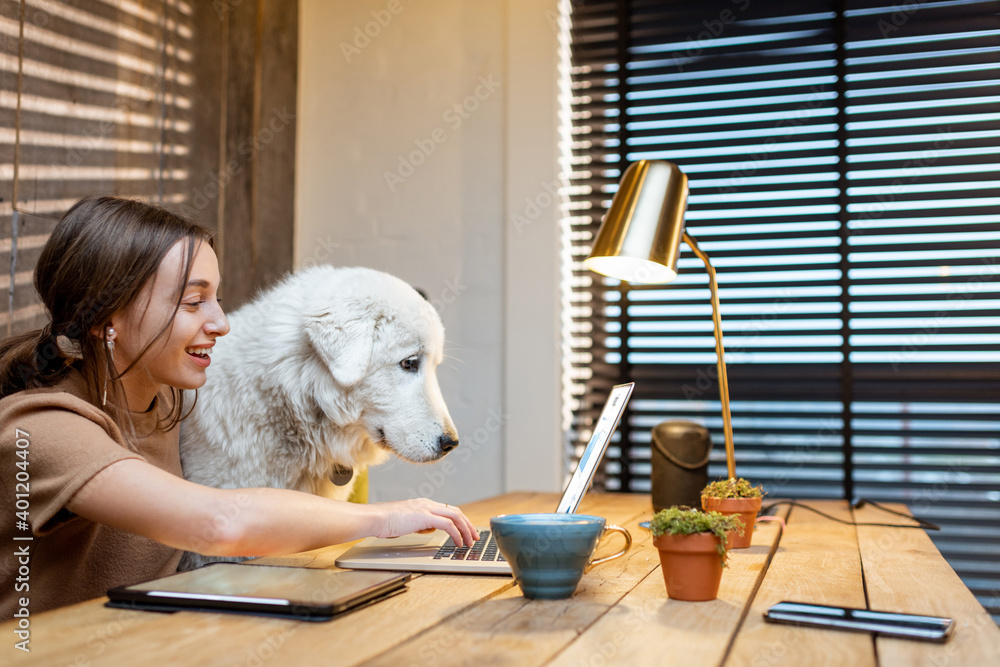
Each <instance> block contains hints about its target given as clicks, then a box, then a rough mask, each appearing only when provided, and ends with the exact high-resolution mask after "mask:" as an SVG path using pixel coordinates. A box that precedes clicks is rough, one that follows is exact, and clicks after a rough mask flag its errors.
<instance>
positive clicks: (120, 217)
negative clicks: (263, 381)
mask: <svg viewBox="0 0 1000 667" xmlns="http://www.w3.org/2000/svg"><path fill="white" fill-rule="evenodd" d="M183 239H188V240H189V243H187V258H186V260H185V264H184V276H183V279H182V281H181V284H180V285H179V287H178V288H179V290H183V286H184V285H185V284H186V283H187V280H188V278H189V276H190V272H191V263H192V261H193V257H194V253H195V252H196V251H197V248H198V246H199V245H200V244H201V243H202V242H205V243H208V244H209V245H210V246H211V245H213V241H212V234H211V232H209V231H208V230H207V229H205V228H203V227H201V226H199V225H197V224H195V223H193V222H191V221H190V220H187V219H186V218H183V217H181V216H179V215H176V214H174V213H171V212H170V211H167V210H166V209H163V208H160V207H158V206H153V205H151V204H147V203H144V202H141V201H137V200H133V199H123V198H119V197H85V198H84V199H81V200H80V201H78V202H77V203H76V204H74V205H73V207H72V208H71V209H70V210H69V211H68V212H67V213H66V215H64V216H63V218H62V220H60V221H59V224H58V225H56V228H55V229H54V230H53V231H52V235H51V236H50V237H49V239H48V241H47V242H46V243H45V247H44V248H42V252H41V255H40V256H39V258H38V263H37V264H36V265H35V281H34V282H35V290H36V291H37V292H38V296H39V297H40V298H41V300H42V303H43V304H44V305H45V308H46V310H47V311H48V314H49V316H50V321H49V323H48V324H47V325H45V326H44V327H42V328H41V329H39V330H37V331H32V332H29V333H25V334H21V335H18V336H12V337H10V338H7V339H6V340H4V341H2V342H0V397H4V396H8V395H10V394H13V393H15V392H18V391H22V390H24V389H31V388H35V387H51V386H52V385H54V384H56V383H58V382H59V381H60V380H62V379H63V378H64V377H66V375H67V374H68V373H69V372H70V367H71V366H72V367H75V368H77V369H78V370H80V372H81V373H82V374H83V376H84V378H85V379H86V381H87V386H88V388H89V391H90V397H89V398H90V402H91V403H93V404H94V405H95V406H97V407H99V408H102V409H104V410H105V411H106V412H107V413H108V414H109V415H110V416H111V417H112V419H114V420H115V422H116V423H118V424H119V426H126V427H127V428H128V429H129V430H130V431H132V432H133V433H134V431H133V429H132V428H131V426H132V424H131V419H130V415H129V413H128V410H127V407H126V405H127V404H126V403H125V400H124V395H125V394H124V390H123V388H122V386H121V381H120V377H121V376H122V375H125V373H128V372H129V371H130V370H131V369H132V368H133V367H134V366H135V365H136V364H137V363H138V362H139V360H140V359H141V358H142V357H143V356H144V355H145V354H146V352H147V351H148V350H149V349H150V347H152V345H153V344H154V343H155V342H156V341H157V340H159V339H160V338H161V337H162V336H163V335H164V334H165V333H167V332H168V331H169V330H170V327H171V326H172V325H173V317H172V316H171V318H170V319H169V320H168V321H167V323H166V325H165V326H164V327H163V329H161V330H160V332H159V333H158V334H157V335H156V336H155V337H154V338H153V340H151V341H149V342H148V343H147V344H146V346H145V347H144V348H143V349H142V351H141V352H140V353H139V355H138V356H137V357H136V359H135V360H134V361H133V362H132V363H131V364H130V365H129V367H128V368H126V369H125V370H123V371H122V372H121V374H119V373H118V372H117V369H116V368H115V365H114V362H113V361H112V357H111V354H110V353H109V350H108V348H107V346H106V344H105V339H106V337H107V333H108V328H109V322H110V320H111V317H112V316H113V315H115V314H116V313H119V312H121V311H122V310H124V309H126V308H128V307H129V306H131V305H132V303H133V302H135V300H136V299H137V298H138V296H139V294H140V292H141V291H142V288H143V287H144V286H145V285H146V283H147V282H148V281H149V280H150V279H151V278H152V277H153V276H154V275H155V274H156V272H157V270H158V269H159V266H160V262H161V261H162V260H163V257H164V256H165V255H166V254H167V252H168V251H169V250H170V249H171V248H172V247H173V246H174V244H176V243H177V242H178V241H180V240H183ZM181 297H182V294H180V293H179V294H178V296H177V304H176V305H175V306H174V314H176V313H177V309H178V308H179V307H180V302H181ZM98 331H99V332H100V335H96V334H95V333H92V332H98ZM67 347H68V348H69V349H66V348H67ZM105 378H107V379H105ZM105 386H106V387H107V392H108V401H107V405H103V404H102V403H103V401H102V400H101V398H102V394H103V392H104V387H105ZM170 391H171V395H172V398H173V404H172V407H171V410H170V414H169V415H168V417H167V418H166V420H165V423H164V422H161V423H160V424H158V427H159V428H164V429H170V428H172V427H173V426H174V425H175V424H176V423H177V422H178V421H180V420H181V419H182V418H183V416H185V415H183V410H184V406H183V393H182V392H181V391H180V390H178V389H175V388H172V387H171V389H170ZM195 400H197V392H195Z"/></svg>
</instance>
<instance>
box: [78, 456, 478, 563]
mask: <svg viewBox="0 0 1000 667" xmlns="http://www.w3.org/2000/svg"><path fill="white" fill-rule="evenodd" d="M66 508H67V509H68V510H70V511H71V512H73V513H75V514H79V515H80V516H83V517H86V518H87V519H90V520H91V521H96V522H97V523H102V524H106V525H108V526H113V527H115V528H119V529H121V530H125V531H128V532H130V533H136V534H138V535H143V536H145V537H148V538H150V539H153V540H156V541H157V542H160V543H162V544H166V545H167V546H171V547H175V548H177V549H184V550H186V551H194V552H197V553H201V554H204V555H206V556H271V555H279V554H288V553H296V552H299V551H308V550H310V549H316V548H319V547H324V546H327V545H330V544H338V543H341V542H349V541H351V540H355V539H358V538H359V537H367V536H370V535H374V536H377V537H397V536H399V535H405V534H407V533H412V532H416V531H426V530H431V529H434V528H440V529H441V530H444V531H446V532H447V533H448V534H449V535H451V537H452V539H453V540H455V543H456V544H462V543H465V544H471V543H472V542H473V540H474V539H476V538H478V537H479V536H478V535H476V534H475V532H476V531H475V528H474V527H473V526H472V523H471V522H470V521H469V520H468V518H466V516H465V515H464V514H463V513H462V512H461V510H459V509H458V508H456V507H452V506H449V505H444V504H442V503H439V502H435V501H433V500H428V499H426V498H418V499H415V500H406V501H401V502H394V503H375V504H372V505H359V504H356V503H348V502H345V501H340V500H330V499H328V498H322V497H320V496H314V495H310V494H308V493H301V492H299V491H290V490H287V489H268V488H257V489H216V488H212V487H209V486H202V485H200V484H195V483H193V482H189V481H187V480H185V479H182V478H180V477H177V476H175V475H172V474H170V473H168V472H166V471H164V470H161V469H159V468H157V467H156V466H154V465H151V464H149V463H147V462H145V461H141V460H139V459H125V460H122V461H118V462H116V463H113V464H112V465H110V466H108V467H107V468H105V469H104V470H102V471H101V472H100V473H98V474H97V475H95V476H94V477H93V479H91V480H90V481H89V482H88V483H87V484H86V485H84V486H83V487H82V488H81V489H80V490H79V491H78V492H77V493H76V495H74V496H73V498H72V499H71V500H70V501H69V502H68V503H67V504H66Z"/></svg>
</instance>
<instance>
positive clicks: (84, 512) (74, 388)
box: [0, 197, 475, 618]
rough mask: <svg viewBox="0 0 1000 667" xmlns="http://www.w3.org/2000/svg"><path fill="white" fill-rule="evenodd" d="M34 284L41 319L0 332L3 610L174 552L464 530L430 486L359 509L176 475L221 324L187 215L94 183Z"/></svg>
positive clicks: (256, 551) (468, 532)
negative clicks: (11, 333)
mask: <svg viewBox="0 0 1000 667" xmlns="http://www.w3.org/2000/svg"><path fill="white" fill-rule="evenodd" d="M34 281H35V288H36V290H37V291H38V293H39V296H40V297H41V300H42V302H43V304H44V305H45V307H46V310H47V311H48V314H49V315H50V316H51V320H50V322H49V323H48V324H46V325H45V326H44V327H43V328H42V329H41V330H38V331H34V332H30V333H27V334H22V335H20V336H16V337H12V338H9V339H7V340H5V341H3V342H2V343H0V469H2V470H7V471H15V472H13V473H11V475H12V477H11V478H10V479H8V478H7V477H4V478H2V480H0V488H2V489H3V490H4V495H3V497H0V505H3V506H4V510H5V512H6V511H7V509H8V507H9V508H10V514H14V515H15V519H16V520H15V521H11V522H7V523H5V524H4V525H3V526H2V527H0V540H4V541H5V542H6V543H7V544H16V545H18V547H19V550H18V551H17V553H14V552H12V551H11V550H7V551H6V552H5V553H4V554H2V555H0V580H2V581H0V614H3V615H4V616H6V617H8V618H9V617H10V614H13V613H14V611H15V609H16V610H19V611H20V610H22V609H24V610H27V611H26V612H25V613H32V612H39V611H44V610H45V609H50V608H53V607H57V606H61V605H64V604H70V603H73V602H78V601H81V600H86V599H88V598H92V597H96V596H99V595H103V594H104V592H105V591H106V590H107V589H108V588H110V587H113V586H117V585H122V584H128V583H134V582H136V581H140V580H143V579H149V578H153V577H155V576H160V575H164V574H168V573H170V572H173V571H174V570H175V569H176V567H177V563H178V560H179V558H180V551H179V550H180V549H184V550H188V551H196V552H199V553H202V554H206V555H218V556H252V555H271V554H280V553H293V552H297V551H304V550H308V549H313V548H317V547H320V546H325V545H328V544H334V543H337V542H343V541H348V540H353V539H356V538H359V537H364V536H368V535H374V536H381V537H392V536H397V535H402V534H406V533H409V532H412V531H415V530H424V529H433V528H440V529H443V530H446V531H447V532H448V533H449V534H451V535H452V538H453V539H455V540H456V542H463V543H471V542H472V541H473V539H475V530H474V529H473V527H472V525H471V524H470V523H469V521H468V519H466V517H465V516H464V515H463V514H462V513H461V511H459V510H457V509H456V508H453V507H447V506H445V505H442V504H441V503H436V502H433V501H430V500H426V499H416V500H410V501H404V502H399V503H383V504H378V505H365V506H362V505H356V504H353V503H347V502H342V501H334V500H328V499H325V498H319V497H315V496H311V495H307V494H304V493H299V492H296V491H287V490H281V489H270V488H257V489H215V488H209V487H205V486H201V485H198V484H195V483H193V482H188V481H185V480H184V479H183V478H182V477H181V466H180V458H179V452H178V433H179V428H177V425H178V422H179V421H180V420H181V419H183V418H184V416H186V413H185V411H184V405H183V392H182V391H181V390H184V389H187V390H197V389H198V388H199V387H202V386H203V385H204V384H205V382H206V379H207V375H206V372H207V369H208V367H209V365H210V357H209V354H210V352H211V349H212V346H213V344H214V342H215V340H216V339H217V338H218V337H219V336H224V335H226V333H228V331H229V323H228V321H227V319H226V316H225V314H224V313H223V312H222V308H221V307H220V305H219V299H218V294H217V292H218V289H219V266H218V261H217V259H216V257H215V252H214V250H213V249H212V240H211V236H210V234H209V233H208V232H207V231H206V230H204V229H203V228H201V227H199V226H198V225H195V224H193V223H191V222H189V221H188V220H185V219H183V218H181V217H178V216H176V215H174V214H172V213H170V212H168V211H166V210H164V209H161V208H158V207H155V206H150V205H148V204H145V203H142V202H139V201H133V200H128V199H119V198H115V197H88V198H86V199H83V200H81V201H80V202H78V203H77V204H76V205H74V206H73V207H72V208H71V209H70V210H69V212H68V213H67V214H66V215H65V216H64V217H63V219H62V220H61V221H60V223H59V225H58V226H57V227H56V228H55V230H54V231H53V233H52V235H51V237H50V239H49V241H48V242H47V243H46V246H45V248H44V249H43V250H42V253H41V256H40V258H39V260H38V263H37V265H36V269H35V279H34ZM196 396H197V394H196ZM195 402H197V398H196V399H195ZM233 507H239V508H240V511H239V512H237V513H236V516H234V515H233V512H232V511H231V510H232V508H233ZM67 572H70V573H72V574H71V575H70V576H69V577H67V574H66V573H67Z"/></svg>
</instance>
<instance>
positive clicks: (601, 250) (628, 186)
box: [583, 160, 736, 479]
mask: <svg viewBox="0 0 1000 667" xmlns="http://www.w3.org/2000/svg"><path fill="white" fill-rule="evenodd" d="M687 196H688V179H687V176H685V175H684V172H683V171H681V170H680V168H679V167H678V166H677V165H676V164H674V163H672V162H666V161H663V160H639V161H638V162H633V163H632V164H631V165H629V167H628V169H626V170H625V174H624V176H622V179H621V182H620V183H619V185H618V192H616V193H615V196H614V199H612V201H611V208H610V209H608V213H607V215H606V216H605V217H604V222H603V223H602V224H601V228H600V230H599V231H598V232H597V237H596V238H595V239H594V245H593V249H592V250H591V251H590V256H589V257H587V259H585V260H584V262H583V264H584V266H586V267H587V268H588V269H590V270H591V271H594V272H596V273H600V274H603V275H606V276H610V277H611V278H617V279H618V280H622V281H626V282H630V283H641V284H654V285H655V284H662V283H667V282H670V281H671V280H673V279H674V278H676V277H677V259H678V258H679V256H680V253H681V241H684V243H687V244H688V246H689V247H690V248H691V250H692V251H694V254H695V255H697V256H698V258H699V259H700V260H701V261H702V262H704V263H705V270H706V271H707V272H708V284H709V288H710V289H711V292H712V321H713V322H714V323H715V353H716V356H717V361H716V363H717V365H718V369H719V394H720V397H721V399H722V423H723V431H724V433H725V437H726V466H727V467H728V470H729V477H730V478H731V479H735V478H736V460H735V454H734V450H733V423H732V418H731V417H730V415H729V380H728V379H727V378H726V360H725V351H724V350H723V347H722V319H721V317H720V316H719V288H718V285H717V284H716V282H715V269H714V268H713V267H712V264H711V263H710V262H709V261H708V255H706V254H705V253H704V252H702V251H701V249H700V248H699V247H698V244H697V242H696V241H695V240H694V239H693V238H691V236H690V235H689V234H688V233H687V232H686V231H684V213H685V211H686V210H687ZM622 335H623V336H624V335H628V332H627V331H624V332H622Z"/></svg>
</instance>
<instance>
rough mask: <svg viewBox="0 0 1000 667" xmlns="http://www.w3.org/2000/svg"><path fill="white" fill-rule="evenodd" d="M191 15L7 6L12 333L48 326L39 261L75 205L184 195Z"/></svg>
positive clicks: (97, 4) (180, 5) (5, 165)
mask: <svg viewBox="0 0 1000 667" xmlns="http://www.w3.org/2000/svg"><path fill="white" fill-rule="evenodd" d="M22 4H23V8H22ZM22 10H23V11H22ZM191 15H192V8H191V6H190V5H189V4H187V3H186V2H180V1H179V0H163V1H158V2H131V1H127V2H126V1H122V2H108V1H106V0H75V1H74V2H72V3H70V2H60V1H57V0H25V1H24V2H23V3H20V2H2V3H0V44H2V46H0V146H2V149H3V152H2V157H0V188H2V195H0V196H2V197H3V201H2V202H0V239H4V241H3V243H5V245H4V246H3V247H2V248H0V250H3V254H7V255H9V254H10V253H11V252H16V257H15V258H14V259H15V261H14V262H12V263H10V264H7V263H5V264H4V266H5V267H6V266H8V265H11V266H13V267H14V268H13V271H12V274H8V275H7V276H6V286H7V288H8V289H7V292H8V295H9V297H8V304H7V308H6V309H5V311H6V312H4V313H0V318H3V319H2V322H0V325H2V327H3V329H4V330H5V332H9V331H20V330H25V329H30V328H34V327H37V326H40V325H41V324H42V323H43V317H42V316H43V311H42V308H41V306H40V304H38V303H37V302H36V300H35V295H34V293H33V289H32V286H31V268H32V267H33V266H34V263H35V260H36V258H37V255H38V252H39V251H40V249H41V246H42V245H43V244H44V241H45V239H46V238H47V236H48V233H49V232H50V231H51V229H52V226H53V225H54V224H55V222H56V221H57V220H58V219H59V217H60V216H61V215H62V213H63V212H65V210H66V209H67V208H68V207H69V206H70V205H71V204H72V203H73V202H74V201H76V200H77V199H79V198H80V197H82V196H84V195H89V194H118V195H127V196H133V197H142V198H145V199H148V200H151V201H154V202H157V203H162V204H167V205H169V204H175V203H179V202H181V201H183V200H184V197H185V194H184V193H185V188H186V181H187V178H188V165H187V154H188V139H187V136H188V134H189V132H190V129H191V122H192V118H191V87H192V84H193V76H192V69H193V68H192V57H193V56H192V43H191V40H192V39H193V36H194V29H193V25H192V18H191ZM15 197H16V200H15Z"/></svg>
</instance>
